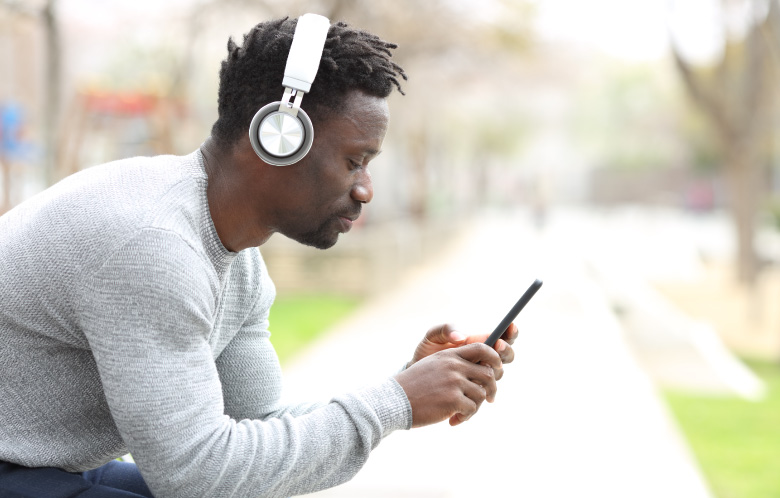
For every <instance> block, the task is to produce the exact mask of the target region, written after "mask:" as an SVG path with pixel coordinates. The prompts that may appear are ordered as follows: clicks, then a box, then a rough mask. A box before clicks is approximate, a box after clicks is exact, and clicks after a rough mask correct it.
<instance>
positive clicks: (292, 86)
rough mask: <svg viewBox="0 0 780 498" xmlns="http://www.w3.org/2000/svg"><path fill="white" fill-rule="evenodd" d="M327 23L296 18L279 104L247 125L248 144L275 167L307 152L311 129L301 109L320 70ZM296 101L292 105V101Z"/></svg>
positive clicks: (321, 19) (310, 16)
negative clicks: (304, 96) (305, 95)
mask: <svg viewBox="0 0 780 498" xmlns="http://www.w3.org/2000/svg"><path fill="white" fill-rule="evenodd" d="M329 27H330V21H329V20H328V18H327V17H323V16H320V15H317V14H304V15H302V16H301V17H299V18H298V25H297V26H296V27H295V35H294V36H293V41H292V46H291V47H290V54H289V55H288V56H287V65H286V66H285V68H284V80H282V85H283V86H284V87H285V88H284V95H283V96H282V100H281V101H280V102H272V103H270V104H268V105H266V106H263V107H262V108H261V109H260V110H259V111H257V113H256V114H255V116H254V117H253V118H252V123H251V124H250V125H249V141H250V142H251V143H252V148H253V149H255V152H256V153H257V155H258V156H260V159H262V160H263V161H265V162H267V163H268V164H273V165H274V166H288V165H290V164H294V163H297V162H298V161H300V160H301V159H303V157H304V156H305V155H306V154H307V153H308V152H309V149H311V144H312V141H313V140H314V127H313V126H312V124H311V119H310V118H309V116H308V115H307V114H306V112H305V111H304V110H303V109H301V100H303V95H304V94H305V93H307V92H308V91H309V90H310V89H311V84H312V82H313V81H314V77H315V76H317V70H318V69H319V67H320V59H321V58H322V49H323V48H324V47H325V38H326V37H327V35H328V28H329ZM293 97H294V98H295V100H294V101H293V102H292V103H291V102H290V100H291V99H292V98H293Z"/></svg>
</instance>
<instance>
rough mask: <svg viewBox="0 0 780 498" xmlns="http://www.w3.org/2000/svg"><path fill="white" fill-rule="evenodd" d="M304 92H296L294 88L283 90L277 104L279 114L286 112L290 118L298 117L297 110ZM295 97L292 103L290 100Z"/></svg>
mask: <svg viewBox="0 0 780 498" xmlns="http://www.w3.org/2000/svg"><path fill="white" fill-rule="evenodd" d="M304 93H305V92H302V91H300V90H296V89H295V88H289V87H287V88H285V89H284V95H283V96H282V101H281V102H280V103H279V112H286V113H287V114H289V115H291V116H298V110H300V108H301V101H302V100H303V95H304ZM293 97H295V100H294V101H293V102H290V99H292V98H293Z"/></svg>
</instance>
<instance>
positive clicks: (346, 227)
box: [339, 213, 360, 233]
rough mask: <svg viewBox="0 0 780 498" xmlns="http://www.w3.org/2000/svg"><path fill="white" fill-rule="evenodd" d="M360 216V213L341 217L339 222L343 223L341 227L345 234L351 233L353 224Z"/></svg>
mask: <svg viewBox="0 0 780 498" xmlns="http://www.w3.org/2000/svg"><path fill="white" fill-rule="evenodd" d="M359 216H360V213H358V214H349V215H343V214H342V215H339V221H340V222H341V227H342V229H343V231H344V233H346V232H349V231H350V229H351V228H352V224H353V223H354V222H355V220H357V219H358V217H359Z"/></svg>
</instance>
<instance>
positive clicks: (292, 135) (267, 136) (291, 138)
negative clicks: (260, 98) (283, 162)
mask: <svg viewBox="0 0 780 498" xmlns="http://www.w3.org/2000/svg"><path fill="white" fill-rule="evenodd" d="M259 131H260V133H259V135H260V143H261V144H262V146H263V148H264V149H265V150H267V151H268V152H269V153H271V154H273V155H275V156H279V157H287V156H289V155H291V154H294V153H295V151H297V150H298V149H300V147H301V144H302V143H303V140H304V130H303V126H302V125H301V122H300V121H299V120H298V118H295V117H293V116H290V115H289V114H287V113H285V112H278V111H277V112H273V113H271V114H269V115H268V116H266V117H265V119H263V121H262V123H260V130H259Z"/></svg>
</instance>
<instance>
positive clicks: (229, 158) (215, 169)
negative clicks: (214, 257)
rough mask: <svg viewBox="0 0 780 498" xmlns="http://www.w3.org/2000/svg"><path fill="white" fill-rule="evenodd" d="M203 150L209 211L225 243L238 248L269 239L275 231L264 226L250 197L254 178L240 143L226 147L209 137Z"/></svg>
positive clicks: (228, 247) (230, 247) (254, 245)
mask: <svg viewBox="0 0 780 498" xmlns="http://www.w3.org/2000/svg"><path fill="white" fill-rule="evenodd" d="M200 151H201V153H202V154H203V161H204V164H205V167H206V175H207V176H208V186H207V188H206V196H207V199H208V204H209V211H210V213H211V219H212V220H213V222H214V227H215V228H216V230H217V235H219V239H220V241H221V242H222V245H223V246H225V248H226V249H228V250H229V251H233V252H238V251H241V250H243V249H246V248H249V247H257V246H259V245H262V244H264V243H265V242H267V241H268V239H269V238H270V237H271V235H272V234H273V232H272V231H271V230H268V229H264V228H262V222H261V220H260V216H258V213H256V212H254V211H253V210H252V205H253V203H252V202H251V200H250V199H248V198H246V192H247V184H248V182H250V179H249V178H247V177H246V176H247V175H246V171H247V169H246V168H247V166H246V160H247V159H246V158H244V157H242V156H241V153H240V151H239V147H238V146H237V145H236V146H233V147H232V148H231V149H229V150H223V149H222V148H221V147H219V146H218V145H217V144H216V143H215V142H214V139H213V138H208V139H207V140H206V141H205V142H204V143H203V145H202V146H201V148H200Z"/></svg>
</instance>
